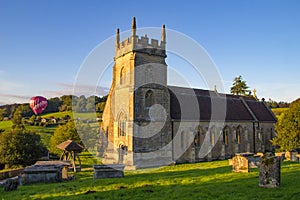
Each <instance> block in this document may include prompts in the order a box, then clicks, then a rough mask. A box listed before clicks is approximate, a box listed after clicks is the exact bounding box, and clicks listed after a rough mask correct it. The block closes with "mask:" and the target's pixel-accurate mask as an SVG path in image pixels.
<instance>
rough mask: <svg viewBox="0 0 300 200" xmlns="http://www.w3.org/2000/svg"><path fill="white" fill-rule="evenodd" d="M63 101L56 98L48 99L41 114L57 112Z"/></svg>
mask: <svg viewBox="0 0 300 200" xmlns="http://www.w3.org/2000/svg"><path fill="white" fill-rule="evenodd" d="M62 104H63V101H62V100H60V99H59V98H58V97H54V98H50V99H48V105H47V107H46V109H45V110H44V112H43V113H52V112H58V111H59V107H60V106H62Z"/></svg>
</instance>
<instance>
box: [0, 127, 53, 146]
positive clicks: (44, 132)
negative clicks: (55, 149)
mask: <svg viewBox="0 0 300 200" xmlns="http://www.w3.org/2000/svg"><path fill="white" fill-rule="evenodd" d="M12 125H13V123H12V122H11V121H0V129H4V130H10V129H11V127H12ZM25 128H26V130H30V131H32V132H35V133H37V134H39V135H40V136H41V140H42V142H43V143H44V144H45V146H46V147H47V148H49V147H50V138H51V136H52V135H53V133H54V131H55V129H56V128H57V126H53V127H42V126H28V125H25Z"/></svg>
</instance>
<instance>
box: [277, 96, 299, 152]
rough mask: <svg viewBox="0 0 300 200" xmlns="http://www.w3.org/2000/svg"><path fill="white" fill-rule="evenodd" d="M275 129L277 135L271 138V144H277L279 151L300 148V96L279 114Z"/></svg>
mask: <svg viewBox="0 0 300 200" xmlns="http://www.w3.org/2000/svg"><path fill="white" fill-rule="evenodd" d="M275 129H276V132H277V136H276V137H275V138H273V140H272V143H273V145H278V146H279V147H280V150H281V151H290V150H293V149H295V148H300V98H299V99H297V100H296V101H294V102H292V103H291V104H290V109H289V110H287V111H285V112H283V113H282V114H281V115H280V117H279V118H278V122H277V124H276V127H275Z"/></svg>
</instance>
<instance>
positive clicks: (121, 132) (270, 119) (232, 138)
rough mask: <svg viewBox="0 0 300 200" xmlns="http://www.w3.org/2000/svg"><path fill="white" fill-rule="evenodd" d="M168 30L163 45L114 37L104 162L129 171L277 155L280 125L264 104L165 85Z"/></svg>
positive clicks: (143, 38)
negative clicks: (277, 126)
mask: <svg viewBox="0 0 300 200" xmlns="http://www.w3.org/2000/svg"><path fill="white" fill-rule="evenodd" d="M166 57H167V55H166V30H165V26H164V25H163V26H162V33H161V41H158V40H156V39H150V38H148V36H147V35H145V36H141V37H139V36H138V35H137V34H136V21H135V18H133V20H132V29H131V36H130V37H129V38H126V39H125V40H123V41H120V35H119V29H117V33H116V53H115V57H114V66H113V80H112V84H111V88H110V91H109V95H108V98H107V102H106V106H105V109H104V112H103V116H102V125H101V126H102V130H103V132H104V133H105V136H106V137H105V138H106V141H105V142H102V143H105V148H104V149H105V150H104V152H103V154H102V155H103V158H102V162H103V163H104V164H124V165H125V166H126V168H127V169H137V168H144V167H153V166H162V165H168V164H170V163H173V162H176V163H186V162H199V161H209V160H215V159H226V158H230V157H232V156H233V155H235V153H239V152H266V151H272V145H271V143H270V139H272V138H273V137H274V124H275V122H276V118H275V116H274V115H273V113H272V111H271V110H270V109H269V108H268V106H267V105H266V104H265V102H263V101H258V100H256V99H255V98H253V97H245V96H235V95H230V94H221V93H218V92H217V91H216V90H214V91H210V90H202V89H195V88H184V87H176V86H168V85H167V64H166V62H165V59H166Z"/></svg>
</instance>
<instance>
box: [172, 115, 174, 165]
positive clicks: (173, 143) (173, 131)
mask: <svg viewBox="0 0 300 200" xmlns="http://www.w3.org/2000/svg"><path fill="white" fill-rule="evenodd" d="M173 128H174V121H173V120H172V121H171V133H172V161H174V130H173Z"/></svg>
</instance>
